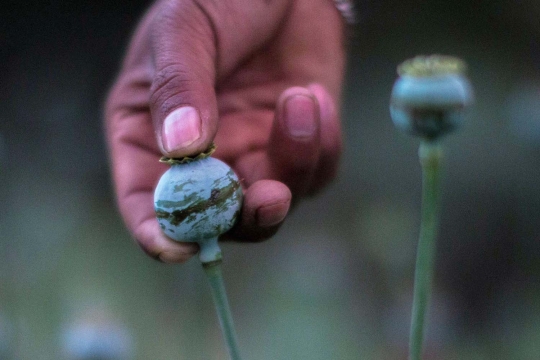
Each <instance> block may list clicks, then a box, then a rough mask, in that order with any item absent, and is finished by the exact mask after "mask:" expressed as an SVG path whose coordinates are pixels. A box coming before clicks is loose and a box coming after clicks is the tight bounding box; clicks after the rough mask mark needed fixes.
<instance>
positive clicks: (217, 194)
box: [154, 148, 243, 263]
mask: <svg viewBox="0 0 540 360" xmlns="http://www.w3.org/2000/svg"><path fill="white" fill-rule="evenodd" d="M212 152H213V148H210V149H209V150H208V151H207V152H206V153H203V154H201V155H199V156H197V157H196V158H193V159H192V158H183V159H168V158H164V159H162V161H163V162H167V163H169V164H171V168H170V169H169V170H167V171H166V172H165V173H164V174H163V175H162V177H161V179H160V180H159V183H158V185H157V187H156V190H155V192H154V209H155V211H156V216H157V219H158V222H159V225H160V226H161V229H162V230H163V232H164V233H165V234H166V235H167V236H168V237H170V238H171V239H173V240H176V241H184V242H197V243H198V244H199V245H200V247H201V251H200V253H199V258H200V260H201V262H203V263H209V262H213V261H218V260H220V259H221V250H220V248H219V246H218V237H219V236H220V235H221V234H223V233H225V232H227V231H228V230H230V229H231V228H232V226H233V225H234V223H235V221H236V219H237V218H238V215H239V213H240V209H241V207H242V196H243V195H242V188H241V186H240V182H239V180H238V177H237V176H236V174H235V173H234V172H233V170H232V169H231V168H230V167H229V166H228V165H226V164H225V163H223V162H222V161H220V160H218V159H215V158H211V157H209V155H210V154H211V153H212Z"/></svg>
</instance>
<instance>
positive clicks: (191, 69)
mask: <svg viewBox="0 0 540 360" xmlns="http://www.w3.org/2000/svg"><path fill="white" fill-rule="evenodd" d="M153 30H154V31H153V33H152V35H153V36H152V53H153V62H154V66H155V76H154V78H153V81H152V86H151V89H150V111H151V113H152V118H153V120H154V127H155V133H156V137H157V141H158V145H159V147H160V150H161V152H162V153H163V154H164V155H166V156H169V157H183V156H187V155H191V154H193V153H200V152H202V151H204V150H205V149H206V148H207V147H208V146H209V145H210V142H211V140H212V139H213V138H214V135H215V133H216V130H217V105H216V96H215V90H214V84H215V75H216V74H215V56H216V48H215V44H214V33H213V29H212V25H211V24H210V23H209V21H208V19H207V17H206V16H205V14H204V12H203V11H202V10H201V8H199V7H197V6H195V5H194V2H189V1H188V2H180V1H168V2H164V3H163V6H162V7H161V9H160V11H159V12H158V13H157V15H156V16H155V19H154V23H153Z"/></svg>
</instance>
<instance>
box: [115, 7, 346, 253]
mask: <svg viewBox="0 0 540 360" xmlns="http://www.w3.org/2000/svg"><path fill="white" fill-rule="evenodd" d="M344 26H345V25H344V22H343V19H342V18H341V16H340V14H339V12H338V11H337V10H336V9H335V7H334V5H333V3H332V1H330V0H220V1H210V0H167V1H158V2H156V3H155V4H153V6H152V7H151V8H150V9H149V11H148V12H147V14H146V15H145V17H144V18H143V19H142V21H141V23H140V24H139V26H138V28H137V30H136V32H135V33H134V36H133V39H132V41H131V43H130V45H129V47H128V51H127V55H126V57H125V60H124V62H123V65H122V68H121V70H120V74H119V76H118V78H117V80H116V82H115V84H114V86H113V87H112V89H111V91H110V93H109V96H108V99H107V103H106V133H107V142H108V145H109V150H110V158H111V165H112V174H113V181H114V185H115V190H116V195H117V200H118V205H119V208H120V212H121V214H122V217H123V218H124V220H125V222H126V225H127V227H128V229H129V230H130V231H131V233H132V234H133V236H134V237H135V239H136V240H137V242H138V244H139V245H140V246H141V248H142V249H143V250H144V251H145V252H146V253H147V254H149V255H150V256H152V257H153V258H156V259H159V260H161V261H163V262H173V263H179V262H184V261H186V260H187V259H189V258H190V257H191V256H193V255H194V254H196V253H197V251H198V246H197V245H196V244H193V243H182V242H175V241H173V240H171V239H169V238H168V237H166V236H165V235H164V234H163V233H162V232H161V229H160V228H159V225H158V223H157V220H156V215H155V212H154V208H153V192H154V188H155V185H156V184H157V182H158V180H159V177H160V176H161V174H163V173H164V172H165V170H166V169H167V166H168V165H164V164H161V163H159V162H158V161H157V160H158V159H159V157H160V156H162V155H165V156H169V157H183V156H187V155H193V154H197V153H200V152H201V151H204V150H205V149H206V148H207V147H208V146H209V145H210V144H211V142H212V141H214V142H215V143H216V145H217V151H216V152H215V154H214V156H215V157H217V158H219V159H221V160H223V161H225V162H226V163H228V164H229V165H230V166H231V167H232V168H233V169H234V171H235V172H236V173H237V174H238V176H239V178H240V179H241V182H242V187H243V189H244V206H243V209H242V214H241V217H240V221H239V223H238V224H237V225H236V226H235V228H234V229H233V230H231V231H230V232H229V233H228V234H227V235H226V237H227V238H230V239H234V240H238V241H260V240H263V239H266V238H268V237H270V236H272V235H273V234H274V233H275V232H276V230H277V229H278V228H279V226H280V224H281V223H282V222H283V220H284V219H285V217H286V215H287V213H288V211H289V209H290V207H291V204H292V203H296V202H297V201H298V200H300V199H301V198H303V197H305V196H309V195H311V194H314V193H316V192H317V191H319V190H320V189H321V188H322V187H324V185H326V184H327V183H328V182H329V181H331V180H332V179H333V178H334V177H335V174H336V170H337V166H338V160H339V156H340V153H341V129H340V122H339V114H338V104H339V101H340V96H341V85H342V77H343V70H344V62H345V60H344V58H345V56H344V47H343V44H344V36H343V30H344ZM185 106H191V107H193V108H194V109H195V110H196V114H198V116H199V117H200V120H201V125H200V130H201V131H200V135H201V136H200V137H199V138H198V139H196V140H194V141H192V142H191V143H189V144H186V145H185V146H182V147H179V148H175V149H174V150H171V149H170V148H168V147H167V144H168V143H167V141H168V139H169V137H170V136H171V135H169V134H170V133H165V132H164V130H163V123H164V120H165V118H166V117H167V116H168V115H169V114H170V113H171V112H173V111H174V110H176V109H178V108H181V107H185Z"/></svg>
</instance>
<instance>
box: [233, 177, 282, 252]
mask: <svg viewBox="0 0 540 360" xmlns="http://www.w3.org/2000/svg"><path fill="white" fill-rule="evenodd" d="M291 197H292V196H291V192H290V190H289V189H288V188H287V186H285V185H284V184H283V183H280V182H278V181H273V180H261V181H257V182H256V183H254V184H253V185H251V186H250V187H249V188H248V189H247V190H246V191H245V193H244V203H243V205H242V213H241V215H240V220H239V222H238V224H237V225H236V226H235V227H234V228H233V230H232V231H231V232H229V233H228V234H227V236H226V239H230V238H233V239H234V240H239V241H249V242H256V241H261V240H264V239H267V238H269V237H271V236H272V235H274V234H275V233H276V231H277V230H278V228H279V227H280V226H281V224H282V223H283V220H284V219H285V217H286V216H287V213H288V211H289V208H290V206H291Z"/></svg>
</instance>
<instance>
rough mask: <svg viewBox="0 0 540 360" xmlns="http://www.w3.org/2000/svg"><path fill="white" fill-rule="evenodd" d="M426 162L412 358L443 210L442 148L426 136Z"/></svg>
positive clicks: (417, 350) (417, 353) (418, 345)
mask: <svg viewBox="0 0 540 360" xmlns="http://www.w3.org/2000/svg"><path fill="white" fill-rule="evenodd" d="M418 155H419V158H420V164H421V166H422V218H421V224H420V236H419V240H418V248H417V255H416V270H415V274H414V298H413V307H412V319H411V333H410V342H409V360H420V359H421V356H422V342H423V338H424V325H425V317H426V313H427V310H428V307H429V300H430V294H431V287H432V282H433V272H434V264H435V249H436V240H437V233H438V227H439V213H440V187H439V179H440V171H439V165H440V162H441V157H442V156H441V155H442V151H441V148H440V146H439V144H438V142H437V141H435V140H428V139H424V140H422V142H421V144H420V148H419V150H418Z"/></svg>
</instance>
